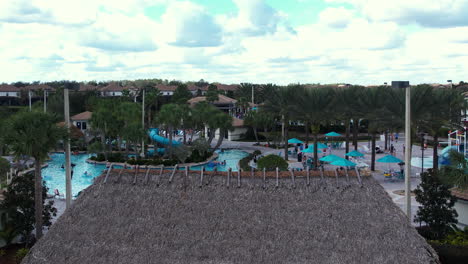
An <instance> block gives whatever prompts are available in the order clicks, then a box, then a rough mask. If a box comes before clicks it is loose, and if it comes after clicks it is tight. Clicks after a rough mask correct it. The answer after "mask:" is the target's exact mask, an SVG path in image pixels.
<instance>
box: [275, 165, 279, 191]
mask: <svg viewBox="0 0 468 264" xmlns="http://www.w3.org/2000/svg"><path fill="white" fill-rule="evenodd" d="M278 187H279V168H278V167H276V188H278Z"/></svg>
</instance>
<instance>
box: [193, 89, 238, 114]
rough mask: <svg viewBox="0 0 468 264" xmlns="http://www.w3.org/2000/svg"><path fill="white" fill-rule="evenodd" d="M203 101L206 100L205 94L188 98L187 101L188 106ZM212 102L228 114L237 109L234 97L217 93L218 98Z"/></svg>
mask: <svg viewBox="0 0 468 264" xmlns="http://www.w3.org/2000/svg"><path fill="white" fill-rule="evenodd" d="M203 101H206V96H198V97H194V98H192V99H190V100H188V103H189V104H190V106H194V105H196V104H197V103H199V102H203ZM212 104H213V105H214V106H216V107H217V108H218V109H220V110H221V111H223V112H225V113H228V114H230V115H233V114H234V113H236V109H237V106H236V104H237V100H236V99H233V98H230V97H227V96H225V95H222V94H220V95H218V100H216V101H214V102H213V103H212Z"/></svg>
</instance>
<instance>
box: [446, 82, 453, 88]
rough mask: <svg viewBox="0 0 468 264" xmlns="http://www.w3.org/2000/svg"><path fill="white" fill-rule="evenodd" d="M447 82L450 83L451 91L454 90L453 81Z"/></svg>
mask: <svg viewBox="0 0 468 264" xmlns="http://www.w3.org/2000/svg"><path fill="white" fill-rule="evenodd" d="M447 82H448V83H450V89H452V87H453V82H452V80H447Z"/></svg>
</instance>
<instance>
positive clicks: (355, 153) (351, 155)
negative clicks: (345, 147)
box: [345, 150, 364, 157]
mask: <svg viewBox="0 0 468 264" xmlns="http://www.w3.org/2000/svg"><path fill="white" fill-rule="evenodd" d="M345 155H346V156H349V157H364V154H362V153H361V152H359V151H357V150H353V151H351V152H348V153H346V154H345Z"/></svg>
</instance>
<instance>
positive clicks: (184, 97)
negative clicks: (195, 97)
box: [171, 84, 192, 104]
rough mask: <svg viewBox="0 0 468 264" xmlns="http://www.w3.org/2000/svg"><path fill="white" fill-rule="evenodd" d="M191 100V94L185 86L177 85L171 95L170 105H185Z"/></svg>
mask: <svg viewBox="0 0 468 264" xmlns="http://www.w3.org/2000/svg"><path fill="white" fill-rule="evenodd" d="M190 98H192V93H191V92H190V91H189V89H188V88H187V85H185V84H179V85H178V86H177V88H176V89H175V91H174V94H173V95H172V99H171V100H172V103H175V104H186V103H187V101H188V100H189V99H190Z"/></svg>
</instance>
